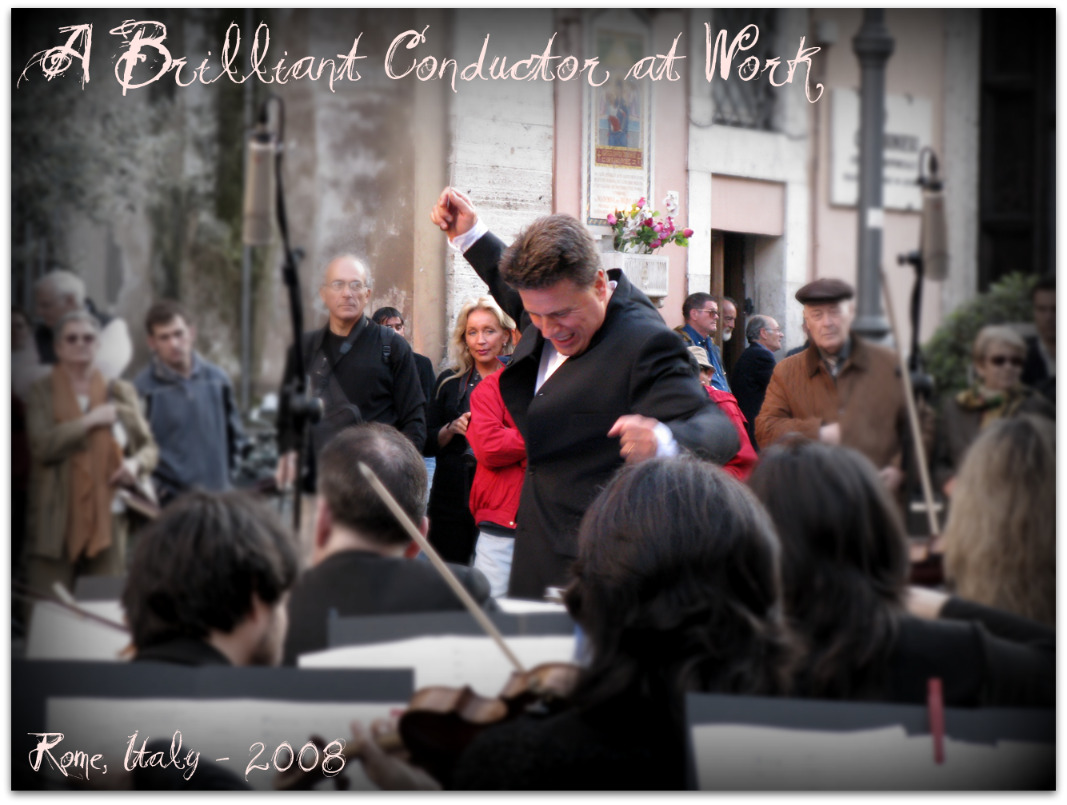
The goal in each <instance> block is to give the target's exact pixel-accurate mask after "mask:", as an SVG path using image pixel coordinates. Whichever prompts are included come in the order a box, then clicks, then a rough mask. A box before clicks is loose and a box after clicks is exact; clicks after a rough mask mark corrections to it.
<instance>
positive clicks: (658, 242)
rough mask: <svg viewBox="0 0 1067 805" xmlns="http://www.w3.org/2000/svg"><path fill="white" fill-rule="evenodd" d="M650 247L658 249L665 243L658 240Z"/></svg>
mask: <svg viewBox="0 0 1067 805" xmlns="http://www.w3.org/2000/svg"><path fill="white" fill-rule="evenodd" d="M648 245H649V248H651V249H658V248H659V247H660V246H662V245H663V242H662V241H661V240H659V239H657V240H654V241H652V242H651V243H650V244H648Z"/></svg>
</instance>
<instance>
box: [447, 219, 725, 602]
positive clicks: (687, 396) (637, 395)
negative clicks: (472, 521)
mask: <svg viewBox="0 0 1067 805" xmlns="http://www.w3.org/2000/svg"><path fill="white" fill-rule="evenodd" d="M502 252H503V242H502V241H500V240H499V239H498V238H496V237H495V236H493V235H491V234H487V235H486V236H485V237H483V238H481V239H480V240H479V241H478V242H477V243H475V245H474V246H472V247H471V248H470V249H468V250H467V252H466V254H465V256H466V257H467V259H468V260H469V261H471V264H472V265H473V266H474V268H475V270H476V271H477V272H478V274H479V275H480V276H481V277H482V278H483V279H484V280H485V281H486V282H487V284H488V285H489V288H490V290H491V291H492V292H493V294H494V297H496V299H497V301H498V302H499V303H500V304H501V306H502V307H504V308H505V309H506V310H508V312H509V313H511V314H512V315H513V316H514V313H513V312H512V311H514V312H518V310H516V309H515V307H514V306H515V303H516V300H518V304H519V305H520V306H521V304H522V302H521V299H519V297H518V293H517V292H515V291H514V290H512V289H510V288H509V287H508V286H507V285H506V284H505V283H504V282H503V280H502V279H501V278H500V274H499V271H498V270H497V262H498V261H499V258H500V255H501V253H502ZM609 278H610V279H611V280H613V281H615V282H616V283H617V284H616V287H615V290H614V292H613V293H612V296H611V299H610V301H609V302H608V307H607V313H606V316H605V319H604V323H603V324H602V325H601V327H600V329H599V330H598V331H597V332H596V333H595V334H594V336H593V338H592V340H591V341H590V344H589V347H588V349H587V350H586V351H585V352H583V353H582V354H581V355H577V356H574V357H571V358H568V359H567V360H566V361H565V362H564V363H563V364H562V365H561V366H560V367H559V368H558V369H557V370H556V372H555V373H554V374H553V375H552V376H551V377H550V378H549V379H548V380H547V381H546V382H545V384H544V385H543V386H542V387H541V389H540V390H539V391H538V392H537V394H536V396H535V395H534V385H535V383H536V379H537V371H538V368H539V365H540V361H541V351H542V348H543V346H544V338H543V337H542V336H541V333H540V332H539V331H538V330H537V328H536V327H533V326H532V325H531V326H529V327H527V328H526V329H525V331H524V332H523V337H522V340H521V341H520V342H519V346H518V347H517V348H516V350H515V354H514V355H513V356H512V358H511V362H510V363H509V364H508V367H507V368H506V369H504V370H503V374H502V375H501V376H500V393H501V397H502V398H503V400H504V404H505V405H506V406H507V408H508V411H509V412H510V413H511V415H512V417H513V418H514V420H515V424H516V426H517V427H518V429H519V431H520V432H521V433H522V435H523V438H524V439H525V440H526V455H527V468H526V477H525V480H524V482H523V489H522V497H521V499H520V502H519V512H518V528H517V531H516V537H515V539H516V542H515V555H514V559H513V563H512V572H511V583H510V586H509V591H508V594H509V595H511V596H518V597H525V598H536V599H540V598H541V597H542V596H543V595H544V590H545V587H546V586H560V585H563V584H566V583H567V581H568V578H566V576H565V575H564V576H563V577H560V575H559V573H560V571H559V568H560V567H561V566H564V565H565V563H563V562H559V561H557V562H555V563H554V564H553V563H548V564H544V563H541V562H538V561H536V560H537V559H538V558H539V556H540V555H547V554H553V555H555V557H557V558H562V559H569V558H573V557H574V556H576V555H577V553H578V545H577V533H578V524H579V522H580V520H581V518H582V515H583V513H584V512H585V510H586V508H588V506H589V504H590V502H591V501H592V500H593V498H594V497H595V496H596V494H597V492H598V491H599V490H600V489H601V488H602V487H603V486H604V485H605V484H606V483H607V482H608V480H609V479H610V478H611V476H612V474H613V473H614V472H615V471H616V470H617V469H618V468H619V467H620V466H622V463H623V461H622V458H621V457H620V456H619V440H618V439H617V438H611V439H609V438H608V436H607V433H608V431H609V430H610V429H611V427H612V425H614V424H615V421H616V420H617V419H618V418H619V417H620V416H623V415H625V414H642V415H644V416H648V417H653V418H655V419H657V420H659V421H660V422H663V423H664V424H666V425H667V426H668V427H669V428H670V429H671V432H672V433H673V434H674V438H675V439H676V440H677V442H678V444H679V446H680V447H682V448H683V449H685V450H688V451H690V452H693V453H696V454H699V455H701V456H703V457H705V458H708V459H710V460H712V461H715V462H717V463H719V464H723V463H725V462H726V461H729V460H730V458H731V457H732V456H733V455H734V454H735V453H736V452H737V450H738V448H739V442H738V437H737V431H736V430H735V429H734V426H733V423H731V422H730V420H729V419H728V418H727V417H726V415H725V414H723V413H722V412H721V411H720V410H719V408H718V407H717V406H716V405H714V404H713V403H712V402H711V400H710V399H709V398H708V395H707V392H705V391H704V389H703V387H702V386H701V385H700V381H699V380H698V379H697V378H696V376H695V375H694V374H693V372H692V370H691V369H690V364H689V353H688V352H687V351H686V349H685V346H684V345H683V344H682V341H681V339H679V338H678V335H677V334H676V333H674V332H672V331H671V330H670V329H669V328H668V327H667V325H666V324H664V322H663V319H662V318H661V317H660V315H659V313H658V311H657V310H656V308H655V307H654V306H653V305H652V303H651V302H650V301H649V300H648V297H646V296H645V295H644V294H643V293H641V291H639V290H638V289H637V288H634V287H633V285H631V284H630V282H629V280H627V279H626V277H625V275H623V274H622V272H620V271H616V270H612V271H610V272H609ZM498 293H500V294H501V295H500V296H497V294H498ZM509 306H510V309H509ZM553 574H554V575H553Z"/></svg>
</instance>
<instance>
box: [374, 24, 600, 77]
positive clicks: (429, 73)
mask: <svg viewBox="0 0 1067 805" xmlns="http://www.w3.org/2000/svg"><path fill="white" fill-rule="evenodd" d="M429 27H430V26H429V25H427V26H426V27H424V28H423V29H422V31H421V32H419V31H416V30H414V29H412V30H409V31H404V33H402V34H400V35H399V36H397V37H396V38H394V39H393V41H392V43H391V44H390V45H389V50H388V51H387V52H386V54H385V74H386V76H388V77H389V78H392V79H400V78H405V77H407V76H409V75H411V74H412V73H414V74H415V77H416V78H417V79H418V80H419V81H431V80H448V82H449V85H450V86H451V88H452V91H453V92H457V90H456V75H457V71H458V70H459V65H458V64H457V62H456V60H455V59H441V60H440V61H439V60H438V59H437V58H436V57H434V56H424V57H422V58H421V59H419V60H416V59H415V57H414V56H412V58H411V61H410V62H406V61H405V60H404V59H403V56H402V54H398V53H397V51H398V50H399V49H400V47H401V46H403V49H404V50H414V49H415V48H417V47H418V46H419V45H422V44H424V43H425V42H426V41H427V37H426V31H427V30H429ZM556 36H557V34H555V33H553V34H552V36H550V37H549V39H548V43H547V44H546V45H545V49H544V51H542V52H541V53H540V54H538V53H531V54H530V55H529V57H528V58H525V59H520V60H518V61H516V62H514V63H513V64H512V65H511V66H510V67H509V66H508V60H507V57H505V56H494V57H493V60H492V61H491V62H490V64H489V67H488V69H486V66H485V59H486V51H487V50H488V48H489V34H486V35H485V39H484V40H483V41H482V49H481V52H480V53H479V54H478V59H477V61H473V62H471V63H470V64H468V65H467V66H466V67H464V68H463V70H462V71H459V73H458V75H459V78H460V80H461V81H473V80H474V79H481V80H483V81H487V80H490V79H492V80H512V81H556V80H559V81H570V80H571V79H573V78H575V77H577V76H580V75H582V74H583V73H585V75H586V81H587V82H588V83H589V86H591V87H599V86H601V85H603V84H604V83H605V82H606V81H607V80H608V78H610V73H608V71H606V70H605V71H604V77H603V78H601V79H600V80H597V76H596V70H597V68H598V67H599V66H600V60H599V59H597V58H591V59H586V60H585V63H584V64H582V65H581V66H580V67H579V61H578V59H576V58H575V57H574V56H566V57H564V56H555V55H553V54H552V47H553V45H554V44H555V41H556ZM394 61H395V62H396V64H394ZM557 62H558V64H557ZM446 75H448V78H447V79H446V78H445V76H446Z"/></svg>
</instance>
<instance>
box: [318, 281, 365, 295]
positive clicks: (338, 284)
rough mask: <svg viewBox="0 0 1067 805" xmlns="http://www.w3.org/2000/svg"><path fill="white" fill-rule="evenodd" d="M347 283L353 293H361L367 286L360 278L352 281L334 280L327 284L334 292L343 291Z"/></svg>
mask: <svg viewBox="0 0 1067 805" xmlns="http://www.w3.org/2000/svg"><path fill="white" fill-rule="evenodd" d="M346 285H347V286H348V287H349V288H350V289H351V290H352V293H359V292H360V291H362V290H363V289H364V288H366V287H367V286H366V285H364V284H363V283H362V282H360V281H359V280H352V281H351V282H345V281H344V280H334V281H333V282H331V283H329V284H327V286H326V287H327V288H329V289H330V290H331V291H333V292H334V293H341V291H343V290H344V289H345V286H346Z"/></svg>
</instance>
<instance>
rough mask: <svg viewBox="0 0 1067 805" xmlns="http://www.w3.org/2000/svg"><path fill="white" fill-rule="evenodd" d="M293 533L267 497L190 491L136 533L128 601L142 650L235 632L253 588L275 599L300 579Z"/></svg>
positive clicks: (266, 600)
mask: <svg viewBox="0 0 1067 805" xmlns="http://www.w3.org/2000/svg"><path fill="white" fill-rule="evenodd" d="M297 570H298V561H297V553H296V548H295V546H294V540H293V537H292V535H291V534H290V533H289V531H288V530H287V529H286V528H285V526H283V525H282V523H281V521H280V520H279V519H278V515H277V513H276V512H275V511H274V510H273V509H272V508H270V506H268V505H267V504H266V503H264V502H262V501H260V500H257V499H255V498H253V497H251V496H250V495H248V494H247V493H241V492H224V493H208V492H190V493H189V494H187V495H183V496H182V497H181V498H180V499H179V500H178V501H176V502H175V503H174V504H172V505H171V506H168V507H167V508H166V509H164V510H163V514H161V515H160V517H159V518H158V519H157V520H155V521H154V522H153V523H152V524H151V525H150V526H149V527H148V528H147V529H145V530H144V531H143V532H142V533H141V534H140V536H139V537H138V538H137V546H136V548H135V549H134V553H133V560H132V561H131V563H130V569H129V575H128V578H127V581H126V589H125V590H124V591H123V593H122V604H123V607H124V608H125V610H126V619H127V622H128V623H129V625H130V631H131V633H132V635H133V643H134V645H135V646H136V647H137V649H138V650H144V649H146V648H148V647H149V646H152V645H154V644H157V643H163V642H167V641H169V640H173V639H175V638H177V637H188V638H193V639H197V640H202V639H204V638H205V637H207V636H208V634H209V633H210V632H211V631H213V630H214V631H219V632H224V633H226V632H231V631H233V629H234V627H236V626H237V625H238V624H239V623H240V622H241V621H242V620H243V619H244V618H245V616H246V615H248V613H249V612H250V611H251V609H252V596H253V594H254V595H256V596H258V598H259V599H260V600H261V601H263V603H265V604H274V603H276V602H277V601H278V600H279V599H280V598H281V597H282V595H283V594H284V593H285V591H286V590H288V589H289V588H290V587H291V586H292V585H293V582H294V581H295V580H296V575H297Z"/></svg>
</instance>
